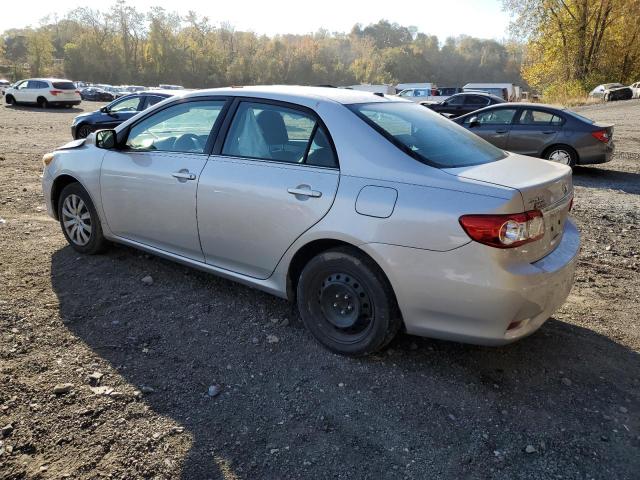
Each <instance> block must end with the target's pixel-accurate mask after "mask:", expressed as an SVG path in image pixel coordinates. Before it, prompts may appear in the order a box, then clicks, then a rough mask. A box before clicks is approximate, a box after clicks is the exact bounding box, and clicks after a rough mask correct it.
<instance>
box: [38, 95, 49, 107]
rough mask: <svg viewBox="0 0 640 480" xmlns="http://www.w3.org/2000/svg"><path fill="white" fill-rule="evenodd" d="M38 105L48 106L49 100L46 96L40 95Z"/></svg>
mask: <svg viewBox="0 0 640 480" xmlns="http://www.w3.org/2000/svg"><path fill="white" fill-rule="evenodd" d="M38 107H40V108H48V107H49V102H48V101H47V99H46V98H44V97H38Z"/></svg>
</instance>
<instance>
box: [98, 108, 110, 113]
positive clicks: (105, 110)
mask: <svg viewBox="0 0 640 480" xmlns="http://www.w3.org/2000/svg"><path fill="white" fill-rule="evenodd" d="M100 111H101V112H102V113H109V107H102V108H101V109H100Z"/></svg>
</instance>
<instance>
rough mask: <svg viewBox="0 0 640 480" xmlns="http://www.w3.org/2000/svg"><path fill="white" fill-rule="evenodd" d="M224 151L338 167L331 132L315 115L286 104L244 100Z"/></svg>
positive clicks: (260, 158) (226, 152)
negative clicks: (329, 135)
mask: <svg viewBox="0 0 640 480" xmlns="http://www.w3.org/2000/svg"><path fill="white" fill-rule="evenodd" d="M222 154H223V155H229V156H233V157H243V158H251V159H258V160H273V161H277V162H286V163H298V164H306V165H314V166H319V167H330V168H336V167H337V166H338V162H337V160H336V158H335V155H334V152H333V148H332V146H331V143H330V141H329V138H328V135H327V134H326V132H325V131H324V129H323V127H322V126H321V125H320V124H319V123H318V121H317V120H316V118H314V116H313V115H311V114H308V113H305V112H303V111H301V110H297V109H293V108H288V107H285V106H283V105H273V104H267V103H257V102H241V103H240V105H239V106H238V110H237V111H236V113H235V115H234V117H233V121H232V123H231V126H230V127H229V133H228V134H227V137H226V139H225V142H224V145H223V147H222Z"/></svg>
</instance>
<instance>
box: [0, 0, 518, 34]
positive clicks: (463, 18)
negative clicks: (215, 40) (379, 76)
mask: <svg viewBox="0 0 640 480" xmlns="http://www.w3.org/2000/svg"><path fill="white" fill-rule="evenodd" d="M128 4H129V5H133V6H135V7H136V8H137V9H139V10H141V11H145V10H147V9H148V8H149V7H151V6H161V7H164V8H165V9H166V10H169V11H172V12H178V13H179V14H181V15H185V14H186V13H187V12H188V11H189V10H193V11H195V12H197V13H198V14H199V15H201V16H207V17H209V19H210V21H211V23H213V24H220V23H222V22H228V23H229V24H231V25H232V26H234V27H235V29H236V30H250V31H253V32H256V33H259V34H266V35H269V36H273V35H276V34H284V33H297V34H304V33H310V32H315V31H317V30H318V29H320V28H324V29H326V30H329V31H330V32H348V31H350V30H351V27H353V25H354V24H356V23H361V24H363V25H365V26H366V25H368V24H369V23H375V22H377V21H378V20H380V19H386V20H389V21H390V22H396V23H399V24H400V25H403V26H409V25H415V26H416V27H418V30H419V31H421V32H424V33H428V34H432V35H437V36H438V38H439V39H440V40H441V41H444V40H445V38H447V37H450V36H458V35H461V34H465V35H470V36H474V37H479V38H493V39H497V40H500V39H503V38H506V37H507V27H508V23H509V15H508V14H507V13H505V12H503V11H502V2H501V1H500V0H417V1H414V2H402V3H400V2H394V1H393V0H386V1H380V0H355V1H353V0H351V1H350V0H311V1H309V0H297V1H296V0H217V1H216V0H213V1H212V0H206V1H203V0H138V1H132V0H129V1H128ZM78 5H79V4H78V1H77V0H56V1H55V2H51V1H50V0H46V1H43V0H31V1H30V2H29V8H28V9H26V8H21V9H19V12H20V14H19V15H5V14H0V32H2V31H4V30H6V29H9V28H22V27H26V26H28V25H31V26H38V25H39V24H40V20H41V19H42V18H43V17H45V16H46V15H49V14H53V13H55V14H57V15H58V16H59V17H62V16H64V15H65V14H66V13H67V12H69V11H70V10H73V9H74V8H76V7H77V6H78ZM84 5H88V6H91V8H101V9H103V8H106V7H107V6H108V5H110V3H109V1H104V2H98V3H97V4H96V3H89V4H84ZM3 10H4V13H7V12H8V10H7V8H6V5H5V8H4V9H3Z"/></svg>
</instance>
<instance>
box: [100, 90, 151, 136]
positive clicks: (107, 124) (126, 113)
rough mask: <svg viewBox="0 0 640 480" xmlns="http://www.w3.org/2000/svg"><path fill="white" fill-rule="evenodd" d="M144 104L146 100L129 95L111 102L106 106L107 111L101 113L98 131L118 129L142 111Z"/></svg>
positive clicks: (138, 96)
mask: <svg viewBox="0 0 640 480" xmlns="http://www.w3.org/2000/svg"><path fill="white" fill-rule="evenodd" d="M144 102H145V100H144V98H143V97H141V96H140V95H127V96H126V97H122V98H119V99H118V100H116V101H115V102H111V103H110V104H109V105H107V106H106V110H107V111H106V112H102V113H101V115H100V119H99V120H98V122H97V124H96V130H99V129H101V128H114V127H117V126H118V125H120V124H121V123H123V122H125V121H126V120H129V119H130V118H131V117H133V116H134V115H136V114H137V113H138V112H139V111H141V110H142V108H141V107H142V105H143V104H144Z"/></svg>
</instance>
